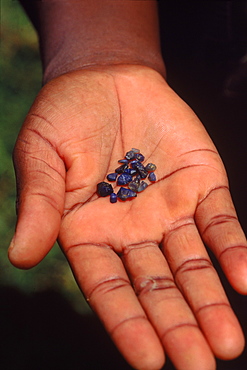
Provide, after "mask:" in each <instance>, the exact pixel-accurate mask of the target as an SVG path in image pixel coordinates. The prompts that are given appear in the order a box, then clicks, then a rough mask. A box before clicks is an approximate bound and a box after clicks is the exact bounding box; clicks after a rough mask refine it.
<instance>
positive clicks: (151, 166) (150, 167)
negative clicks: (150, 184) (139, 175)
mask: <svg viewBox="0 0 247 370" xmlns="http://www.w3.org/2000/svg"><path fill="white" fill-rule="evenodd" d="M145 169H146V170H147V171H148V172H153V171H155V170H156V166H155V164H153V163H148V164H147V165H146V167H145Z"/></svg>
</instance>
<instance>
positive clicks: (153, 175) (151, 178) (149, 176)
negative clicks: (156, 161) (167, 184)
mask: <svg viewBox="0 0 247 370" xmlns="http://www.w3.org/2000/svg"><path fill="white" fill-rule="evenodd" d="M148 180H149V181H151V182H155V181H156V175H155V173H154V172H150V174H149V175H148Z"/></svg>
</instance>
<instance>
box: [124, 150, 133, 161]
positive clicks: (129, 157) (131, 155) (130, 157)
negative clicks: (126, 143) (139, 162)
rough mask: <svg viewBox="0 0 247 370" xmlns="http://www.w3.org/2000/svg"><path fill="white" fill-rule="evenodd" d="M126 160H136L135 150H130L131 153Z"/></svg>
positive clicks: (128, 153) (127, 154)
mask: <svg viewBox="0 0 247 370" xmlns="http://www.w3.org/2000/svg"><path fill="white" fill-rule="evenodd" d="M125 158H126V159H129V160H131V159H134V158H135V152H134V151H133V150H130V151H129V152H127V153H126V155H125Z"/></svg>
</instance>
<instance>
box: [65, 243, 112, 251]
mask: <svg viewBox="0 0 247 370" xmlns="http://www.w3.org/2000/svg"><path fill="white" fill-rule="evenodd" d="M84 247H96V248H105V249H112V250H113V247H112V246H111V245H109V244H106V243H78V244H72V245H70V246H69V247H67V248H66V250H67V252H69V251H70V250H72V249H75V248H84Z"/></svg>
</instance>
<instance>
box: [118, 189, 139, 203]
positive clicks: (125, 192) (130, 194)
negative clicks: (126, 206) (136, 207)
mask: <svg viewBox="0 0 247 370" xmlns="http://www.w3.org/2000/svg"><path fill="white" fill-rule="evenodd" d="M117 196H118V198H119V199H121V200H127V199H129V198H134V197H136V193H135V192H134V191H132V190H130V189H127V188H120V189H119V191H118V193H117Z"/></svg>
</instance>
